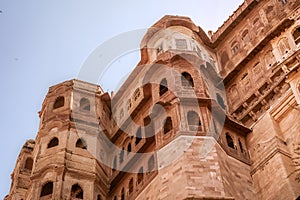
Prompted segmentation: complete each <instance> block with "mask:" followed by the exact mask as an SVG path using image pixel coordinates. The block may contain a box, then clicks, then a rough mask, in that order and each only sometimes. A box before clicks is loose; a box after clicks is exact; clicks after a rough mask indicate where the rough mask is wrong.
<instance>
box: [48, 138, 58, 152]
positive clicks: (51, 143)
mask: <svg viewBox="0 0 300 200" xmlns="http://www.w3.org/2000/svg"><path fill="white" fill-rule="evenodd" d="M58 144H59V140H58V138H57V137H54V138H52V139H51V140H50V142H49V143H48V145H47V148H48V149H49V148H52V147H55V146H58Z"/></svg>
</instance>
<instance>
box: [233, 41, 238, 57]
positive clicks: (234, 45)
mask: <svg viewBox="0 0 300 200" xmlns="http://www.w3.org/2000/svg"><path fill="white" fill-rule="evenodd" d="M231 50H232V53H233V55H234V54H237V53H238V52H239V50H240V46H239V43H238V42H237V41H234V42H232V43H231Z"/></svg>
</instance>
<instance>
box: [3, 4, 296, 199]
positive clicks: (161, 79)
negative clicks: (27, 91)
mask: <svg viewBox="0 0 300 200" xmlns="http://www.w3.org/2000/svg"><path fill="white" fill-rule="evenodd" d="M299 49H300V4H299V1H297V0H245V1H244V2H243V4H242V5H240V7H239V8H238V9H237V10H236V11H235V12H234V13H233V14H232V15H231V16H230V17H229V19H228V20H227V21H225V22H224V24H223V25H222V26H221V27H220V28H219V29H218V30H217V31H216V32H214V33H212V32H209V34H208V35H207V34H206V33H205V32H204V31H203V30H202V29H201V28H200V27H198V26H196V25H195V24H194V23H193V22H192V21H191V19H189V18H188V17H182V16H171V15H167V16H164V17H163V18H161V19H160V20H159V21H158V22H156V23H155V24H154V25H153V26H152V27H150V28H149V30H148V31H147V33H146V34H145V36H144V38H143V40H142V41H141V45H140V52H141V60H140V62H139V63H138V64H137V66H136V68H135V69H134V70H133V71H132V73H131V74H130V75H129V77H128V78H127V80H126V81H125V82H124V83H123V85H122V86H121V87H120V89H119V90H118V91H117V92H116V93H115V94H108V93H107V92H104V91H103V90H102V88H101V86H99V85H97V84H93V83H88V82H85V81H82V80H76V79H73V80H68V81H65V82H63V83H60V84H57V85H54V86H51V87H50V88H49V91H48V94H47V95H46V97H45V100H44V102H43V104H42V108H41V110H40V112H39V117H40V125H39V130H38V133H37V136H36V138H35V139H34V140H28V141H26V143H25V144H24V146H23V148H22V149H21V152H20V154H19V157H18V159H17V161H16V166H15V168H14V170H13V173H12V184H11V188H10V191H9V194H8V195H7V196H6V197H5V200H25V199H26V200H37V199H41V200H47V199H56V200H59V199H86V200H89V199H97V200H100V199H102V200H103V199H109V200H110V199H111V200H125V199H126V200H127V199H128V200H130V199H137V200H145V199H147V200H157V199H182V200H183V199H185V200H190V199H199V200H200V199H202V200H204V199H223V200H225V199H228V200H230V199H236V200H239V199H241V200H244V199H251V200H252V199H258V200H268V199H270V200H272V199H276V200H280V199H282V200H287V199H300V134H299V133H300V123H299V122H300V106H299V105H300V72H299V66H300V50H299Z"/></svg>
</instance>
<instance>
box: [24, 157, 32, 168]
mask: <svg viewBox="0 0 300 200" xmlns="http://www.w3.org/2000/svg"><path fill="white" fill-rule="evenodd" d="M32 166H33V159H32V158H27V159H26V161H25V166H24V168H25V169H28V170H30V171H31V170H32Z"/></svg>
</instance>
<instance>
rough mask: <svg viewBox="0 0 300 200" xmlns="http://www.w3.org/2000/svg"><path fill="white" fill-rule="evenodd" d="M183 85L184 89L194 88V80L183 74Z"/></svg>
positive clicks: (185, 73) (187, 74)
mask: <svg viewBox="0 0 300 200" xmlns="http://www.w3.org/2000/svg"><path fill="white" fill-rule="evenodd" d="M181 84H182V86H183V87H194V80H193V78H192V76H191V75H190V74H189V73H187V72H183V73H182V74H181Z"/></svg>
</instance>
